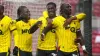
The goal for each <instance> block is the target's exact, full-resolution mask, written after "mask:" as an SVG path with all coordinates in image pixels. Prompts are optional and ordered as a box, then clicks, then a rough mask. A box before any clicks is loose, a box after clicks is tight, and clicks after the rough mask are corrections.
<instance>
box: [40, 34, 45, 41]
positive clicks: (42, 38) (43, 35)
mask: <svg viewBox="0 0 100 56" xmlns="http://www.w3.org/2000/svg"><path fill="white" fill-rule="evenodd" d="M44 37H45V34H44V33H42V34H41V40H42V41H44Z"/></svg>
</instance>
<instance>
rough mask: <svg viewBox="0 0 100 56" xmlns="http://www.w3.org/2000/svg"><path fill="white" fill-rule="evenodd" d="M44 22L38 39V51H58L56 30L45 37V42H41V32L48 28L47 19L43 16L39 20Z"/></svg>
mask: <svg viewBox="0 0 100 56" xmlns="http://www.w3.org/2000/svg"><path fill="white" fill-rule="evenodd" d="M38 20H39V21H42V25H41V26H40V33H39V38H38V49H41V50H56V36H55V29H52V30H50V31H49V32H48V33H47V34H46V36H45V37H44V41H42V40H41V32H42V30H43V29H44V28H45V27H46V26H47V24H48V22H47V19H46V18H45V17H44V16H43V17H40V18H39V19H38Z"/></svg>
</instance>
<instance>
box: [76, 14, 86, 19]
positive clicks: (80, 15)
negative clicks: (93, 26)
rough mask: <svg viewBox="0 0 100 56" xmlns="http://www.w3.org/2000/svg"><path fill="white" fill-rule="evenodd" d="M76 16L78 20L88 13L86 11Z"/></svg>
mask: <svg viewBox="0 0 100 56" xmlns="http://www.w3.org/2000/svg"><path fill="white" fill-rule="evenodd" d="M76 17H77V20H79V21H82V20H83V19H84V18H85V17H86V14H85V13H79V14H77V15H76Z"/></svg>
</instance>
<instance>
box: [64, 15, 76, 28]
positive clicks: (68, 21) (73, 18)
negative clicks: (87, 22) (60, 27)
mask: <svg viewBox="0 0 100 56" xmlns="http://www.w3.org/2000/svg"><path fill="white" fill-rule="evenodd" d="M76 19H77V17H76V16H73V17H71V18H69V19H66V20H65V23H64V27H66V26H67V25H68V24H70V23H71V22H72V20H76Z"/></svg>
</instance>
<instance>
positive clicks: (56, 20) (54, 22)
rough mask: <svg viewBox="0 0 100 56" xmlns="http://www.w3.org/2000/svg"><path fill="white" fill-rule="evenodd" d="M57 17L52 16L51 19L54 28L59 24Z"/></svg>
mask: <svg viewBox="0 0 100 56" xmlns="http://www.w3.org/2000/svg"><path fill="white" fill-rule="evenodd" d="M58 19H59V18H54V19H53V20H52V24H53V27H54V28H56V27H57V26H58V25H59V23H60V22H59V20H58Z"/></svg>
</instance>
